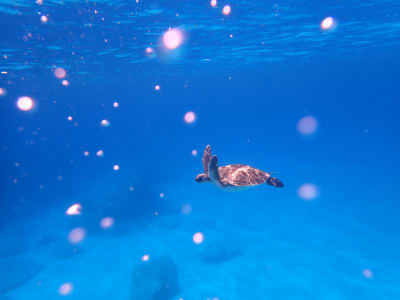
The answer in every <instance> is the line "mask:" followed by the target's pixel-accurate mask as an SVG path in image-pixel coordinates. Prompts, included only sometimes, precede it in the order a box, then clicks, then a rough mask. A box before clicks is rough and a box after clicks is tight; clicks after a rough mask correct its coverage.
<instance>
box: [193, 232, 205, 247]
mask: <svg viewBox="0 0 400 300" xmlns="http://www.w3.org/2000/svg"><path fill="white" fill-rule="evenodd" d="M203 240H204V236H203V234H202V233H201V232H196V233H195V234H194V235H193V242H194V243H195V244H201V243H202V242H203Z"/></svg>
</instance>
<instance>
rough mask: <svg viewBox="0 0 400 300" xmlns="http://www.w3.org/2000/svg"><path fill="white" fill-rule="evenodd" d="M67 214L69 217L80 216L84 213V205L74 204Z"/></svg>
mask: <svg viewBox="0 0 400 300" xmlns="http://www.w3.org/2000/svg"><path fill="white" fill-rule="evenodd" d="M88 155H89V154H88ZM65 213H66V214H67V215H69V216H76V215H80V214H81V213H82V205H80V204H79V203H75V204H72V205H71V206H70V207H69V208H68V209H67V211H66V212H65Z"/></svg>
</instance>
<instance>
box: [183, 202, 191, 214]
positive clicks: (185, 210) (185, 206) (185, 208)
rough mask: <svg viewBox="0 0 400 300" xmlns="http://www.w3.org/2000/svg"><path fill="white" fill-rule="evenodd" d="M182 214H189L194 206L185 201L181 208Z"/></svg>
mask: <svg viewBox="0 0 400 300" xmlns="http://www.w3.org/2000/svg"><path fill="white" fill-rule="evenodd" d="M181 211H182V214H184V215H188V214H190V213H191V212H192V206H191V205H190V204H189V203H185V204H183V205H182V208H181Z"/></svg>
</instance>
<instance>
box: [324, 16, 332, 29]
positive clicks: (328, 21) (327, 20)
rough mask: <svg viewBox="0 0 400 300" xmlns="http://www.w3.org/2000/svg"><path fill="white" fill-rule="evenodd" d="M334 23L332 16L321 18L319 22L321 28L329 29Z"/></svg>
mask: <svg viewBox="0 0 400 300" xmlns="http://www.w3.org/2000/svg"><path fill="white" fill-rule="evenodd" d="M333 25H334V20H333V18H332V17H327V18H325V19H323V20H322V22H321V28H322V29H323V30H327V29H331V27H332V26H333Z"/></svg>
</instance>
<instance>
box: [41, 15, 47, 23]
mask: <svg viewBox="0 0 400 300" xmlns="http://www.w3.org/2000/svg"><path fill="white" fill-rule="evenodd" d="M48 20H49V18H47V16H44V15H43V16H41V17H40V21H41V22H42V23H47V21H48Z"/></svg>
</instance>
